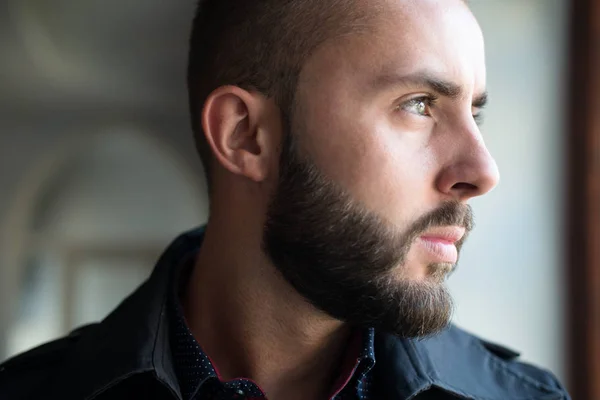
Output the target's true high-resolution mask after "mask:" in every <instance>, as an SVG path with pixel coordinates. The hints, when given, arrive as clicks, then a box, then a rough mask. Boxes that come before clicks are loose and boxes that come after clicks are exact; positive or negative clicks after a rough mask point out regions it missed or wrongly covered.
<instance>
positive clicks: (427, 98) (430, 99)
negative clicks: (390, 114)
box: [398, 95, 438, 115]
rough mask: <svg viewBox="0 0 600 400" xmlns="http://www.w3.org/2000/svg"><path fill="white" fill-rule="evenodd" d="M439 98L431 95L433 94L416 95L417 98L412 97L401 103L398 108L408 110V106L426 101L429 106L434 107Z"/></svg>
mask: <svg viewBox="0 0 600 400" xmlns="http://www.w3.org/2000/svg"><path fill="white" fill-rule="evenodd" d="M437 99H438V98H437V97H435V96H431V95H427V96H420V97H415V98H412V99H410V100H408V101H405V102H404V103H402V104H400V105H399V106H398V109H399V110H406V109H407V108H408V107H410V106H415V105H417V104H418V103H421V102H423V103H425V104H426V105H427V107H430V108H431V107H433V106H434V105H435V103H436V101H437ZM416 115H419V114H416Z"/></svg>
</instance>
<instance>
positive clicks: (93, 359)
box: [56, 228, 563, 400]
mask: <svg viewBox="0 0 600 400" xmlns="http://www.w3.org/2000/svg"><path fill="white" fill-rule="evenodd" d="M203 233H204V228H200V229H197V230H194V231H191V232H188V233H186V234H183V235H182V236H180V237H179V238H177V239H176V240H175V241H174V242H173V243H172V244H171V245H170V246H169V248H168V249H167V250H166V251H165V253H164V254H163V255H162V256H161V258H160V259H159V261H158V263H157V265H156V268H155V269H154V271H153V273H152V275H151V276H150V278H149V279H148V280H147V281H146V282H145V283H144V284H143V285H142V286H141V287H140V288H139V289H138V290H136V291H135V292H134V293H133V294H132V295H131V296H129V297H128V298H127V299H126V300H125V301H123V303H121V305H120V306H119V307H118V308H117V309H116V310H115V311H114V312H113V313H111V314H110V315H109V316H108V317H107V318H106V319H105V320H104V321H102V322H101V323H100V324H98V325H95V327H94V329H89V330H83V331H82V333H81V335H80V337H79V339H78V341H77V344H76V345H75V348H74V351H73V352H71V353H70V354H71V355H70V356H69V358H68V359H67V360H66V369H65V371H86V373H85V374H81V375H80V376H79V379H78V382H77V384H75V385H68V388H66V389H65V387H64V386H63V387H57V388H56V389H58V391H57V393H62V394H63V395H62V396H61V398H65V399H93V398H94V397H96V396H97V395H98V394H100V393H102V392H103V391H105V390H107V389H108V388H110V387H112V386H114V385H116V384H118V383H119V382H121V381H123V380H125V379H127V378H128V377H131V376H133V375H135V374H138V373H143V372H151V373H153V374H155V376H156V378H157V379H158V381H160V382H161V383H162V384H164V385H165V386H166V387H167V388H168V389H169V390H170V391H171V392H172V393H173V395H174V396H175V398H177V399H181V392H180V388H179V384H178V382H177V378H176V375H175V371H174V367H173V366H174V363H173V360H172V355H171V349H170V344H169V343H170V341H169V321H168V316H167V310H166V307H167V304H168V297H167V296H168V293H169V291H168V282H172V279H173V278H172V277H173V274H174V273H175V271H176V268H177V266H178V265H180V264H181V260H182V259H183V258H184V257H185V256H186V255H187V254H189V253H190V252H192V251H196V250H197V249H198V247H199V246H200V244H201V242H202V238H203ZM375 355H376V359H377V365H376V366H375V369H374V373H375V381H374V382H373V385H374V386H376V387H375V390H376V391H379V395H380V396H381V397H382V398H384V399H390V400H391V399H413V398H414V397H415V396H416V395H417V394H418V393H420V392H422V391H425V390H428V389H429V388H432V387H436V388H438V389H442V390H444V391H446V392H449V393H452V394H454V395H456V396H457V397H458V398H468V399H486V400H506V399H514V398H527V399H530V400H549V399H561V398H563V397H562V395H561V393H562V392H561V391H560V390H558V389H557V388H556V387H552V386H550V385H548V384H544V383H541V382H538V381H536V380H534V379H532V378H530V377H527V376H524V375H523V374H522V373H519V372H518V371H516V370H514V369H513V368H512V367H511V364H510V363H508V362H505V361H503V360H501V359H500V358H498V357H496V356H495V355H494V354H492V353H491V352H489V351H488V350H487V349H486V348H485V347H484V344H483V342H482V341H480V340H479V339H477V338H475V337H474V336H471V335H469V334H467V333H465V332H464V331H462V330H460V329H458V328H456V327H454V326H451V327H450V328H449V329H447V330H446V331H444V332H442V333H441V334H439V335H436V336H434V337H431V338H427V339H422V340H419V339H401V338H398V337H395V336H392V335H388V334H384V333H376V337H375ZM516 355H517V354H516V353H514V354H512V356H513V357H514V356H516ZM67 373H68V372H67ZM71 376H72V375H71ZM58 381H60V380H58ZM65 390H69V391H70V393H65Z"/></svg>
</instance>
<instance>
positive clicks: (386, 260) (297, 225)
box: [263, 124, 473, 338]
mask: <svg viewBox="0 0 600 400" xmlns="http://www.w3.org/2000/svg"><path fill="white" fill-rule="evenodd" d="M289 125H290V126H291V124H289ZM295 138H296V135H295V133H294V132H292V130H291V129H288V132H287V134H286V135H285V136H284V143H283V146H282V151H281V157H280V166H279V167H280V169H279V178H278V184H277V186H276V189H275V192H274V194H273V196H272V199H271V202H270V205H269V208H268V211H267V218H266V222H265V227H264V232H263V250H264V252H265V253H266V255H267V256H268V257H269V258H270V260H271V261H272V263H273V264H274V265H275V267H276V268H277V270H278V271H279V272H280V273H281V274H282V275H283V277H284V278H285V279H286V281H287V282H289V284H291V286H292V287H293V288H294V289H295V290H296V291H297V292H298V293H300V295H302V296H303V297H304V298H305V299H306V300H307V301H308V302H310V303H311V304H312V305H313V306H314V307H316V308H317V309H319V310H321V311H322V312H324V313H326V314H327V315H329V316H331V317H333V318H335V319H338V320H341V321H344V322H347V323H349V324H352V325H355V326H364V327H372V328H375V329H377V330H380V331H385V332H388V333H391V334H394V335H397V336H400V337H408V338H411V337H423V336H427V335H431V334H435V333H437V332H439V331H441V330H442V329H444V328H445V327H446V326H447V325H448V324H449V322H450V319H451V316H452V310H453V303H452V298H451V296H450V293H449V291H448V289H447V287H446V285H445V278H446V277H447V276H448V275H449V274H450V273H451V272H452V271H453V270H454V268H455V266H454V265H451V264H446V263H443V264H442V263H440V264H430V265H428V266H427V277H426V279H419V280H415V279H410V278H409V277H408V276H407V273H406V266H405V265H404V264H405V261H406V258H407V254H408V252H409V250H410V248H411V246H412V244H413V242H414V241H415V240H416V239H417V238H418V237H419V236H420V235H421V234H423V233H424V232H425V231H426V230H428V229H429V228H431V227H436V226H449V225H452V226H462V227H465V228H466V231H467V232H468V231H470V230H471V229H472V226H473V217H472V211H471V208H470V207H469V206H467V205H464V204H461V203H458V202H448V203H444V204H443V205H442V206H441V207H439V208H437V209H435V210H433V211H432V212H429V213H427V214H426V215H423V216H422V217H420V218H418V219H417V220H416V221H414V222H413V223H412V224H411V225H410V226H407V227H406V228H405V229H399V228H396V227H395V226H394V225H392V224H391V223H390V222H388V221H386V220H384V219H383V218H382V217H380V216H379V215H377V213H375V212H373V211H371V210H369V209H367V208H366V207H365V206H364V205H363V204H361V203H359V202H358V201H356V200H355V199H354V198H353V197H352V196H351V195H350V194H349V193H347V192H346V191H345V190H343V189H342V188H341V187H340V186H339V185H338V184H336V183H335V182H334V181H332V180H331V179H329V178H327V177H326V176H324V175H323V173H322V172H321V171H320V170H319V169H318V167H317V166H316V165H315V163H314V162H312V161H311V160H310V159H309V158H308V157H307V156H306V155H305V154H302V153H301V151H300V149H299V148H298V146H297V143H296V140H295ZM466 236H467V235H466V234H465V236H464V237H463V238H462V239H461V241H460V242H458V243H457V244H456V246H457V249H459V250H460V247H461V246H462V243H463V242H464V240H465V239H466Z"/></svg>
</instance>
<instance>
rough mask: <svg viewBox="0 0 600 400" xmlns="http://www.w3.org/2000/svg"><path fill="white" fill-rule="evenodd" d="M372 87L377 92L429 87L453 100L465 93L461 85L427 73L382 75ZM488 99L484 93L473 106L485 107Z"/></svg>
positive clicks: (476, 98)
mask: <svg viewBox="0 0 600 400" xmlns="http://www.w3.org/2000/svg"><path fill="white" fill-rule="evenodd" d="M372 86H373V88H374V89H375V90H381V89H384V88H388V87H390V86H413V87H414V86H416V87H427V88H429V90H431V91H433V92H435V93H436V94H438V95H439V96H443V97H448V98H450V99H453V100H454V99H458V98H460V97H461V96H462V95H463V93H464V90H463V88H462V87H461V86H460V85H458V84H456V83H453V82H450V81H447V80H444V79H440V78H438V77H436V76H435V75H433V74H431V73H427V72H418V73H415V74H410V75H398V74H382V75H379V76H378V77H377V78H376V79H375V80H374V82H373V85H372ZM488 97H489V96H488V93H487V92H483V93H482V94H480V95H478V96H477V97H475V98H474V99H473V102H472V106H473V107H475V108H483V107H485V106H486V104H487V103H488Z"/></svg>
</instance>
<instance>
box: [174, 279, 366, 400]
mask: <svg viewBox="0 0 600 400" xmlns="http://www.w3.org/2000/svg"><path fill="white" fill-rule="evenodd" d="M176 286H177V285H172V286H171V287H176ZM176 293H177V291H176V290H173V291H172V295H171V296H170V307H169V311H170V320H171V337H170V339H171V349H172V352H173V359H174V364H175V373H176V374H177V379H178V381H179V385H180V387H181V394H182V396H183V400H258V399H266V400H268V396H267V395H266V394H265V393H264V392H263V391H262V390H261V389H260V387H259V386H258V385H257V384H256V383H254V382H252V381H251V380H249V379H235V380H232V381H227V382H223V381H221V380H220V379H219V376H218V374H217V371H216V370H215V367H214V366H213V364H212V362H211V361H210V359H209V357H208V356H207V355H206V354H205V353H204V352H203V351H202V348H201V347H200V345H199V344H198V342H196V340H195V339H194V337H193V336H192V333H191V332H190V330H189V328H188V326H187V324H186V322H185V318H184V317H183V311H182V309H181V305H180V304H179V300H178V296H177V295H176ZM356 340H358V341H356V348H354V349H349V350H348V351H349V353H348V356H347V358H348V362H347V363H344V364H345V365H344V366H343V367H342V371H340V378H339V379H338V380H337V383H336V385H335V386H334V387H332V396H331V397H330V398H331V399H332V400H369V399H370V398H371V396H370V393H371V390H370V389H371V387H370V386H371V374H370V371H371V370H372V368H373V366H374V365H375V353H374V331H373V329H366V330H365V331H364V332H360V334H359V335H357V336H356ZM357 355H358V356H357Z"/></svg>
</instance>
